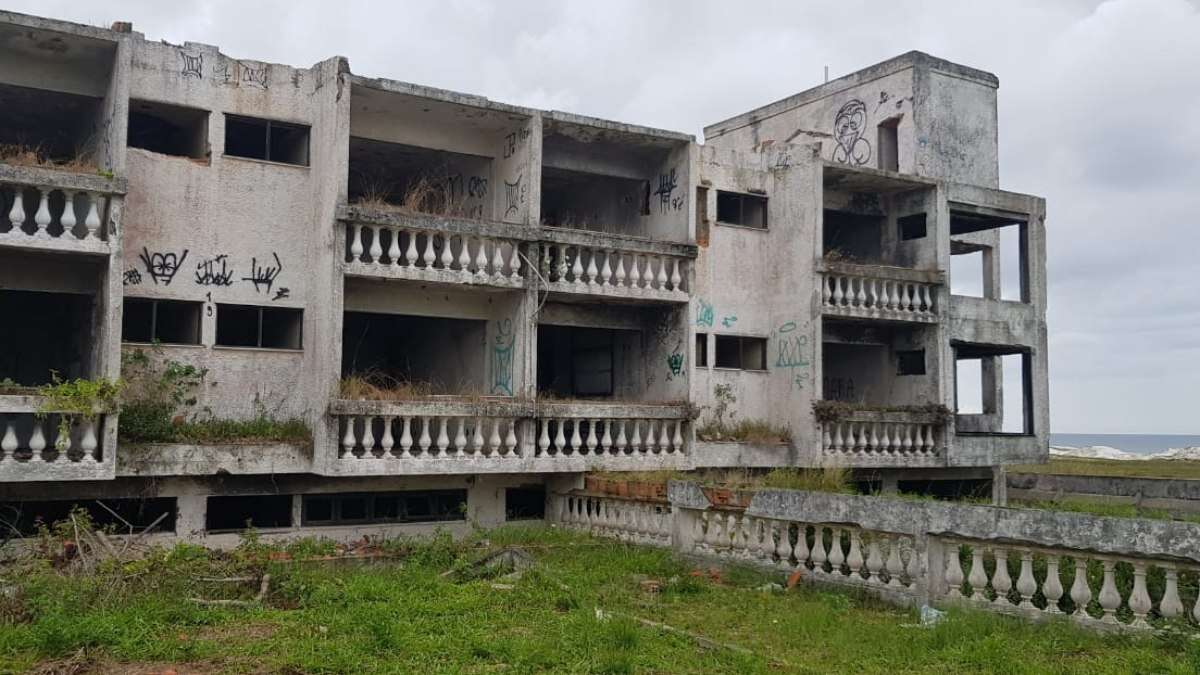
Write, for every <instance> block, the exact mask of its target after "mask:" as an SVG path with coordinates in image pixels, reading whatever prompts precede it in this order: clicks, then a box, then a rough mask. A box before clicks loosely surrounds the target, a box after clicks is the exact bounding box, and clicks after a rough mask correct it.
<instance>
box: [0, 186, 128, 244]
mask: <svg viewBox="0 0 1200 675" xmlns="http://www.w3.org/2000/svg"><path fill="white" fill-rule="evenodd" d="M124 194H125V180H124V179H122V178H107V177H104V176H100V175H96V174H87V173H72V172H69V171H60V170H57V169H48V168H42V167H30V166H14V165H10V164H0V247H3V248H18V249H25V250H32V251H50V252H63V253H75V254H83V255H93V256H107V255H109V254H111V253H112V252H113V251H114V250H115V248H116V245H115V242H114V238H115V235H116V232H117V225H118V223H119V222H120V211H121V198H122V196H123V195H124Z"/></svg>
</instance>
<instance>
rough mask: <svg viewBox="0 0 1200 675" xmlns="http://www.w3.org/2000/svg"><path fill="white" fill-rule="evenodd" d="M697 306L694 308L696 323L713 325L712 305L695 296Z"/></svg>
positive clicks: (698, 324) (710, 326)
mask: <svg viewBox="0 0 1200 675" xmlns="http://www.w3.org/2000/svg"><path fill="white" fill-rule="evenodd" d="M696 302H697V303H698V307H697V308H696V325H697V326H708V327H709V328H712V325H713V306H712V305H710V304H708V303H707V302H705V301H704V299H703V298H696Z"/></svg>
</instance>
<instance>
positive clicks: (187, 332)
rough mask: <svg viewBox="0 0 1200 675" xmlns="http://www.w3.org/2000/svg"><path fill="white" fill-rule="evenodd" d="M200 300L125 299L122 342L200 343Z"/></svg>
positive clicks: (122, 317)
mask: <svg viewBox="0 0 1200 675" xmlns="http://www.w3.org/2000/svg"><path fill="white" fill-rule="evenodd" d="M200 314H201V303H199V302H184V301H181V300H150V299H148V298H125V308H124V310H123V312H122V315H121V340H122V341H123V342H162V343H165V344H178V345H198V344H200Z"/></svg>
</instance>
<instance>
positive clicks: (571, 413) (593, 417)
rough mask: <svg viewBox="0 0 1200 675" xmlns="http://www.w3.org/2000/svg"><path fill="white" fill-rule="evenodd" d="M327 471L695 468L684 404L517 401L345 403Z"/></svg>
mask: <svg viewBox="0 0 1200 675" xmlns="http://www.w3.org/2000/svg"><path fill="white" fill-rule="evenodd" d="M329 414H330V416H331V417H333V418H334V420H336V428H337V433H338V447H337V450H336V457H332V458H329V459H330V461H329V462H328V463H327V464H326V470H325V473H326V475H411V474H470V473H550V472H579V471H588V470H592V469H602V470H614V471H616V470H650V469H661V468H687V467H688V462H689V454H688V453H689V450H690V444H691V428H690V421H689V418H688V414H687V408H686V407H685V406H680V405H637V404H608V403H590V402H573V403H559V402H555V403H540V404H539V403H533V402H531V401H516V400H511V399H499V398H497V399H482V400H458V399H453V398H447V399H446V400H436V399H429V400H418V401H350V400H337V401H334V402H333V403H332V404H331V405H330V410H329Z"/></svg>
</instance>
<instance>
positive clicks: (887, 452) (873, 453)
mask: <svg viewBox="0 0 1200 675" xmlns="http://www.w3.org/2000/svg"><path fill="white" fill-rule="evenodd" d="M821 427H822V428H821V449H822V451H823V452H824V453H825V454H826V455H833V456H836V457H838V458H839V460H840V461H842V462H843V463H847V464H853V463H854V462H856V461H859V462H862V463H863V464H871V463H873V462H875V463H877V462H880V461H883V462H888V461H892V460H895V461H896V462H901V463H902V462H903V461H907V460H918V461H919V460H922V459H926V458H927V459H931V460H932V459H934V458H936V457H938V456H939V455H944V454H945V453H944V449H945V428H944V424H943V423H942V422H940V421H938V420H937V419H936V418H935V417H934V416H932V415H930V414H926V413H907V412H875V411H861V412H854V413H851V414H850V415H849V416H847V417H846V418H845V419H841V420H838V421H833V422H825V423H823V424H822V425H821Z"/></svg>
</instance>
